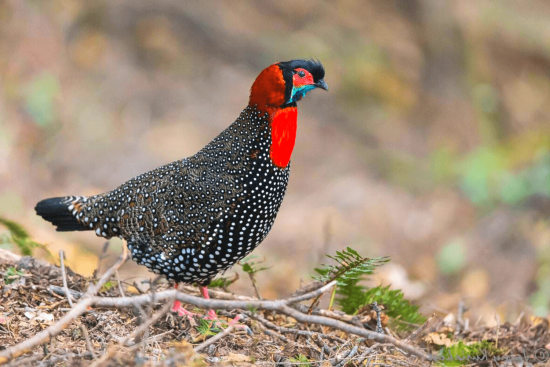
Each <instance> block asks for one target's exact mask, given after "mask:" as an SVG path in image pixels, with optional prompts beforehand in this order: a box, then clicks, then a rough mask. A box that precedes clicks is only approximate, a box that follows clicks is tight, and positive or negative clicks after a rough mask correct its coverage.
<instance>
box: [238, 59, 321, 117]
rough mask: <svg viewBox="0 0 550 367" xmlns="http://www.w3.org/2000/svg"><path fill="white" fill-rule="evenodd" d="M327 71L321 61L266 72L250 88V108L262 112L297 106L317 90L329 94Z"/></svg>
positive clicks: (284, 64) (285, 64)
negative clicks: (253, 107) (319, 89)
mask: <svg viewBox="0 0 550 367" xmlns="http://www.w3.org/2000/svg"><path fill="white" fill-rule="evenodd" d="M324 77H325V69H324V68H323V65H322V64H321V63H320V62H319V61H315V60H292V61H285V62H278V63H276V64H273V65H271V66H269V67H267V68H266V69H264V70H263V71H262V72H261V73H260V75H258V77H257V78H256V80H255V81H254V84H252V88H250V102H249V105H250V106H253V105H256V106H257V107H258V108H259V109H260V110H264V109H268V110H271V109H276V108H281V107H282V108H284V107H287V106H294V105H295V104H296V102H298V101H300V100H301V99H302V98H303V97H304V96H305V95H306V93H307V92H309V91H310V90H313V89H315V88H321V89H324V90H328V85H327V83H325V80H324V79H323V78H324Z"/></svg>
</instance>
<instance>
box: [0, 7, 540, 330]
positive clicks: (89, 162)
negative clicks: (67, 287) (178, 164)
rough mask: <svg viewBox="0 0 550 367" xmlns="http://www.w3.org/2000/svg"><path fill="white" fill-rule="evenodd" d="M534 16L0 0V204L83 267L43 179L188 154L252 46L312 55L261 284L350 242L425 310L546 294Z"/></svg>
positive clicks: (243, 69) (294, 278) (63, 183)
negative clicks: (310, 81) (317, 69)
mask: <svg viewBox="0 0 550 367" xmlns="http://www.w3.org/2000/svg"><path fill="white" fill-rule="evenodd" d="M549 20H550V2H548V1H545V0H523V1H512V0H501V1H476V0H454V1H440V0H375V1H373V0H369V1H363V0H357V1H351V0H349V1H339V2H333V1H313V0H304V1H292V0H284V1H268V0H264V1H256V2H241V1H232V2H218V1H201V2H200V3H194V2H181V1H176V0H173V1H164V0H156V1H154V2H151V1H144V0H132V1H130V0H128V1H116V2H113V1H106V0H104V1H85V0H50V1H38V0H37V1H23V0H5V1H0V216H1V217H3V218H7V219H11V220H14V221H17V222H19V223H21V224H22V225H23V226H25V227H26V228H27V229H28V230H29V232H30V233H31V234H32V236H33V238H34V239H35V240H36V241H38V242H41V243H46V244H47V245H48V248H49V249H50V251H51V252H52V253H53V254H54V256H55V257H57V252H58V251H59V249H64V250H65V251H66V253H67V257H68V262H69V265H70V266H71V267H72V268H73V269H74V270H76V271H77V272H80V273H83V274H86V275H90V274H91V273H92V272H93V270H94V269H95V268H96V266H97V257H98V254H99V253H100V251H101V248H102V246H103V244H104V241H103V240H102V239H100V238H98V237H96V236H95V235H94V234H93V233H87V232H86V233H77V234H74V233H57V232H55V231H54V228H53V227H52V226H50V225H49V223H46V222H44V221H42V220H41V219H40V218H38V217H37V216H36V215H35V214H34V211H33V207H34V205H35V203H36V202H37V201H39V200H40V199H43V198H47V197H52V196H65V195H67V194H71V195H92V194H97V193H101V192H105V191H108V190H111V189H114V188H115V187H117V186H118V185H119V184H121V183H123V182H124V181H126V180H128V179H130V178H132V177H134V176H136V175H138V174H140V173H143V172H145V171H148V170H150V169H153V168H156V167H158V166H160V165H163V164H165V163H168V162H171V161H174V160H177V159H181V158H183V157H186V156H189V155H192V154H194V153H195V152H196V151H198V150H199V149H200V148H201V147H203V146H204V145H205V144H206V143H208V142H209V141H210V140H211V139H212V138H214V137H215V136H216V135H217V134H218V133H219V132H221V131H222V130H223V129H224V128H225V127H226V126H228V125H229V124H230V123H231V122H233V121H234V120H235V118H236V117H237V116H238V114H239V113H240V111H241V110H242V109H243V108H244V107H245V106H246V104H247V101H248V93H249V88H250V86H251V84H252V82H253V81H254V78H255V77H256V76H257V74H258V73H259V72H260V71H261V70H262V69H263V68H265V67H267V66H268V65H270V64H272V63H274V62H276V61H286V60H290V59H295V58H300V57H305V58H309V57H315V58H318V59H319V60H321V61H322V62H323V64H324V65H325V69H326V78H325V80H326V81H327V83H328V84H329V86H330V92H329V93H325V92H323V91H321V92H319V91H318V92H314V93H311V94H309V95H308V96H307V98H305V99H304V100H303V101H302V102H301V103H300V116H299V124H298V125H299V127H298V136H297V142H296V148H295V151H294V154H293V161H292V162H293V163H292V174H291V179H290V184H289V188H288V191H287V196H286V198H285V201H284V203H283V205H282V208H281V211H280V212H279V216H278V218H277V221H276V222H275V225H274V227H273V230H272V231H271V233H270V235H269V236H268V237H267V239H266V241H264V243H263V244H262V245H261V246H260V247H259V248H258V249H257V250H256V251H255V253H254V254H256V255H259V256H260V259H262V258H265V263H264V265H265V266H270V267H271V268H270V269H268V270H265V271H263V272H261V273H259V274H258V283H259V287H260V289H261V291H262V293H263V295H264V296H265V297H278V296H285V295H288V294H289V293H290V292H292V291H294V290H295V289H296V288H297V287H298V286H299V285H300V282H301V281H303V282H305V281H309V280H310V279H311V278H310V276H311V275H313V273H314V272H313V269H314V268H315V267H317V266H319V264H320V263H322V262H327V260H328V259H326V258H325V256H324V255H325V254H333V253H334V252H335V251H336V250H340V249H343V248H345V247H346V246H350V247H352V248H354V249H356V250H357V251H359V252H360V253H361V254H362V255H364V256H373V257H374V256H382V255H388V256H391V258H392V261H391V262H390V263H389V264H388V265H386V266H384V267H382V268H381V269H380V270H379V271H378V274H377V276H376V277H375V278H374V279H373V280H372V281H373V283H374V284H379V283H381V282H382V283H384V284H392V286H393V287H395V288H400V289H402V290H403V291H404V292H405V294H406V296H407V297H408V298H410V299H412V300H416V301H418V303H420V304H422V305H423V310H424V311H425V312H426V313H427V314H429V313H431V312H447V311H455V310H456V305H457V304H458V302H459V301H460V299H464V301H465V302H466V305H467V306H468V307H469V308H470V311H469V315H471V317H473V318H477V317H478V316H479V317H483V318H484V320H485V322H488V323H492V322H495V313H496V314H498V315H499V316H500V319H501V320H505V319H506V320H507V319H510V320H514V319H515V317H516V316H517V315H518V313H519V312H521V311H522V310H528V311H532V312H533V313H535V314H537V315H540V316H547V315H548V308H549V300H550V222H549V218H550V21H549ZM2 230H3V228H2V227H0V233H1V231H2ZM111 242H112V246H111V247H110V250H109V251H110V252H109V253H110V254H111V255H112V256H111V259H110V260H109V261H114V255H115V254H117V253H118V252H120V251H121V246H122V243H121V242H120V241H118V240H112V241H111ZM2 246H3V247H6V248H10V249H12V250H14V251H15V250H16V248H14V247H13V246H11V245H9V244H3V245H2ZM36 254H37V255H38V256H41V257H45V253H44V252H40V251H38V252H37V253H36ZM107 262H108V261H107ZM235 271H237V272H238V271H239V267H238V266H237V267H235V268H234V269H233V270H231V271H229V272H228V275H231V274H233V273H234V272H235ZM150 276H151V273H148V272H147V271H146V270H145V268H142V267H139V266H137V265H135V264H133V263H128V264H126V267H125V270H124V274H123V277H124V278H127V279H129V281H133V279H134V278H133V277H143V278H148V277H150ZM232 289H233V290H234V291H237V292H243V293H250V294H251V293H252V287H251V286H250V282H249V280H248V279H246V276H243V275H241V280H240V281H239V282H238V283H237V284H236V285H235V286H233V287H232Z"/></svg>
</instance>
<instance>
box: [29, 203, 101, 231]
mask: <svg viewBox="0 0 550 367" xmlns="http://www.w3.org/2000/svg"><path fill="white" fill-rule="evenodd" d="M87 200H88V198H87V197H85V196H65V197H60V198H50V199H45V200H42V201H40V202H38V204H36V207H35V208H34V210H35V211H36V214H38V215H40V216H41V217H42V218H44V219H45V220H47V221H48V222H51V223H52V224H53V225H54V226H57V231H59V232H70V231H86V230H89V229H90V228H87V227H85V226H84V225H83V224H81V222H80V221H79V220H78V217H79V212H80V210H81V209H82V207H83V205H84V203H85V202H86V201H87Z"/></svg>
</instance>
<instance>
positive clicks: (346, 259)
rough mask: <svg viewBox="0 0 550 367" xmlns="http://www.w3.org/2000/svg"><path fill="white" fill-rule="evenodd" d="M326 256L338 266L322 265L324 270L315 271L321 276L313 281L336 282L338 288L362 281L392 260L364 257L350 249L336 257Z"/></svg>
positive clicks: (337, 253)
mask: <svg viewBox="0 0 550 367" xmlns="http://www.w3.org/2000/svg"><path fill="white" fill-rule="evenodd" d="M326 256H327V257H328V258H329V259H332V260H334V261H336V262H337V263H338V265H326V264H322V265H323V266H324V267H323V268H317V269H315V272H316V273H317V274H319V275H317V276H314V277H313V279H315V280H317V281H320V282H323V283H329V282H331V281H333V280H336V282H337V285H338V287H343V286H346V285H348V284H349V283H350V282H353V281H359V280H362V279H364V277H365V276H367V275H372V273H373V272H374V269H376V268H377V267H379V266H382V265H384V264H385V263H387V262H388V261H390V258H389V257H387V256H385V257H376V258H368V257H362V256H361V255H359V253H358V252H357V251H355V250H354V249H352V248H350V247H348V248H346V249H345V250H344V251H337V252H336V256H331V255H326Z"/></svg>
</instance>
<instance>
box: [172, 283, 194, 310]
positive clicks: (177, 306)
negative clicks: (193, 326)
mask: <svg viewBox="0 0 550 367" xmlns="http://www.w3.org/2000/svg"><path fill="white" fill-rule="evenodd" d="M175 288H176V289H178V283H176V287H175ZM172 312H177V313H178V315H180V316H187V317H188V318H189V319H191V318H193V316H195V315H196V314H195V313H193V312H191V311H187V310H186V309H185V308H183V306H182V305H181V302H180V301H174V305H173V306H172Z"/></svg>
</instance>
